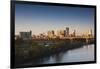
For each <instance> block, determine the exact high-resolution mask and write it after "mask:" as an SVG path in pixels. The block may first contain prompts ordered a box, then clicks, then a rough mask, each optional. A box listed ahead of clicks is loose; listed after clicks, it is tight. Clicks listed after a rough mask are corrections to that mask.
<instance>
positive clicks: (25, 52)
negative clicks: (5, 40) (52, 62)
mask: <svg viewBox="0 0 100 69" xmlns="http://www.w3.org/2000/svg"><path fill="white" fill-rule="evenodd" d="M15 42H16V43H15V66H16V65H20V64H22V63H25V62H28V61H31V60H38V59H39V58H44V57H47V56H51V55H54V54H58V53H60V52H64V51H68V50H71V49H75V48H79V47H82V46H83V45H85V44H91V43H94V42H93V41H89V42H88V43H86V42H85V41H81V40H74V41H73V42H72V41H69V40H60V41H55V42H54V44H53V45H50V46H45V45H39V44H38V42H36V41H33V40H31V41H23V40H17V41H15Z"/></svg>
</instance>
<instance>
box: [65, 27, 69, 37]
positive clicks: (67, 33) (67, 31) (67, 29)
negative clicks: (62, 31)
mask: <svg viewBox="0 0 100 69" xmlns="http://www.w3.org/2000/svg"><path fill="white" fill-rule="evenodd" d="M68 36H69V27H66V37H68Z"/></svg>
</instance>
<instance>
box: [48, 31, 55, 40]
mask: <svg viewBox="0 0 100 69" xmlns="http://www.w3.org/2000/svg"><path fill="white" fill-rule="evenodd" d="M47 34H48V37H49V38H53V37H54V35H55V32H54V30H51V31H48V32H47Z"/></svg>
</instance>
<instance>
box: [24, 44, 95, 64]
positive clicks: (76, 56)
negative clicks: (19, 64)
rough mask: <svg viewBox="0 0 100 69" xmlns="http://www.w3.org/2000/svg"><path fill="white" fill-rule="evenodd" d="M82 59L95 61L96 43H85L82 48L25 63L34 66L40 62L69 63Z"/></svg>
mask: <svg viewBox="0 0 100 69" xmlns="http://www.w3.org/2000/svg"><path fill="white" fill-rule="evenodd" d="M82 61H94V44H91V45H84V46H82V47H81V48H77V49H73V50H68V51H66V52H62V53H59V54H56V55H53V56H49V57H46V58H42V59H40V60H39V61H31V62H29V63H25V64H24V65H25V66H28V65H33V66H34V65H39V64H52V63H68V62H82Z"/></svg>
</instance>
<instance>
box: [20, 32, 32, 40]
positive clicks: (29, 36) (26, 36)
mask: <svg viewBox="0 0 100 69" xmlns="http://www.w3.org/2000/svg"><path fill="white" fill-rule="evenodd" d="M20 37H21V38H22V39H23V40H30V39H32V31H29V32H20Z"/></svg>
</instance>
